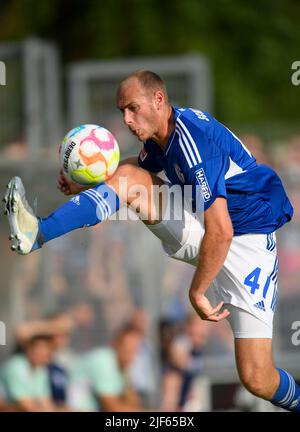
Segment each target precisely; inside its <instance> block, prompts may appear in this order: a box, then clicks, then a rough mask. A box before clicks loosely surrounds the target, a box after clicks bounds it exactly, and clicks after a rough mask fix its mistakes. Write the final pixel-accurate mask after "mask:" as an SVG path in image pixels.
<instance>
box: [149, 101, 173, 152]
mask: <svg viewBox="0 0 300 432" xmlns="http://www.w3.org/2000/svg"><path fill="white" fill-rule="evenodd" d="M174 127H175V124H174V113H173V110H172V106H171V105H168V106H167V107H166V111H165V115H164V117H163V121H162V124H161V127H160V129H159V130H158V131H157V133H156V134H155V135H154V136H153V137H152V139H153V141H155V142H156V143H157V144H158V145H159V147H160V148H161V149H162V150H164V148H165V147H166V145H167V144H168V141H169V138H170V135H171V133H172V132H173V130H174Z"/></svg>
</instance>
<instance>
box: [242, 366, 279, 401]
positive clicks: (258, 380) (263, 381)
mask: <svg viewBox="0 0 300 432" xmlns="http://www.w3.org/2000/svg"><path fill="white" fill-rule="evenodd" d="M267 376H268V374H267V373H266V371H265V370H253V371H251V372H248V373H247V374H244V375H242V376H241V377H240V378H241V382H242V384H243V385H244V387H245V388H246V389H247V390H248V391H249V392H250V393H252V394H253V395H254V396H257V397H260V398H263V399H269V397H270V392H272V390H270V388H269V387H270V386H269V384H270V382H269V381H268V379H267Z"/></svg>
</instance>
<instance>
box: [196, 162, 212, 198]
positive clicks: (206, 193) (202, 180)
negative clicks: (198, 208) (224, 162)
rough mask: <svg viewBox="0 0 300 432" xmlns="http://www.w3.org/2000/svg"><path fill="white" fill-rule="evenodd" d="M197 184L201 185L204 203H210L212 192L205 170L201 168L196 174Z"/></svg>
mask: <svg viewBox="0 0 300 432" xmlns="http://www.w3.org/2000/svg"><path fill="white" fill-rule="evenodd" d="M195 175H196V179H197V182H198V183H199V185H200V190H201V194H202V197H203V200H204V201H208V200H210V199H211V191H210V188H209V185H208V181H207V179H206V175H205V172H204V169H203V168H200V169H199V170H198V171H196V172H195Z"/></svg>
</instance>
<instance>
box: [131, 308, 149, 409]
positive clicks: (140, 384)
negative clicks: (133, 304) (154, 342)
mask: <svg viewBox="0 0 300 432" xmlns="http://www.w3.org/2000/svg"><path fill="white" fill-rule="evenodd" d="M129 322H130V325H132V326H133V327H134V328H136V329H137V330H138V331H139V332H140V334H141V338H142V340H141V343H140V345H139V349H138V352H137V354H136V356H135V358H134V360H133V362H132V364H131V365H130V367H129V376H130V380H131V383H132V386H133V388H134V389H135V390H136V391H137V392H138V394H139V395H140V397H141V400H142V401H143V403H144V404H149V402H150V399H151V395H153V394H154V392H155V377H154V367H153V353H152V349H151V346H150V343H149V339H148V336H149V318H148V316H147V313H146V311H145V310H144V309H143V308H141V307H140V308H136V309H135V310H134V311H133V313H132V315H131V318H130V321H129Z"/></svg>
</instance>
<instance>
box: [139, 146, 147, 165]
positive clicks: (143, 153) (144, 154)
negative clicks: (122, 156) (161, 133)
mask: <svg viewBox="0 0 300 432" xmlns="http://www.w3.org/2000/svg"><path fill="white" fill-rule="evenodd" d="M147 156H148V153H147V150H146V149H145V147H143V148H142V150H141V151H140V159H141V161H142V162H144V160H145V159H146V157H147Z"/></svg>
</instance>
